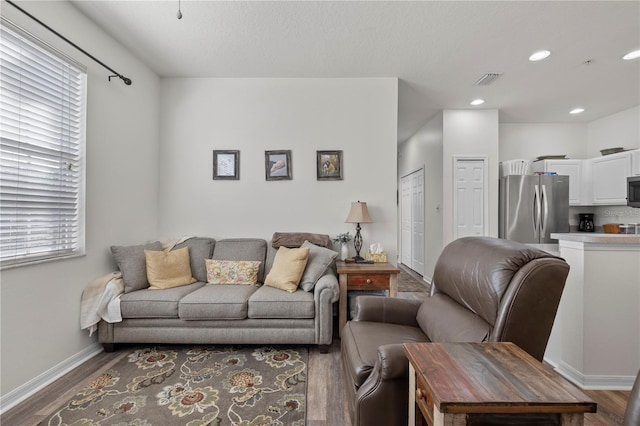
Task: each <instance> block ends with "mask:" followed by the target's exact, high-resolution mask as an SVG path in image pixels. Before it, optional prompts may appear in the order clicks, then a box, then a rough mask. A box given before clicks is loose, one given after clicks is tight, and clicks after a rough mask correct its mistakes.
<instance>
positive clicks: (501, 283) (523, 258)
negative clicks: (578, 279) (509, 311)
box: [433, 237, 555, 324]
mask: <svg viewBox="0 0 640 426" xmlns="http://www.w3.org/2000/svg"><path fill="white" fill-rule="evenodd" d="M470 242H473V243H470ZM548 257H551V258H553V257H555V256H553V255H551V254H549V253H546V252H543V251H541V250H538V249H535V248H533V247H530V246H527V245H524V244H521V243H518V242H515V241H509V240H504V239H498V238H490V237H465V238H459V239H457V240H455V241H453V242H451V243H449V244H448V245H447V246H446V247H445V248H444V250H443V251H442V253H441V254H440V257H439V258H438V261H437V262H436V265H435V269H434V272H433V285H434V286H435V292H436V293H445V294H447V295H449V297H451V298H452V299H453V300H454V301H456V302H457V303H458V304H460V305H462V306H463V307H465V308H467V309H470V310H471V311H473V312H475V313H476V314H478V315H480V316H481V317H482V318H483V319H484V320H485V321H486V322H488V323H489V324H495V321H496V318H497V315H498V306H499V304H500V300H501V299H502V296H503V294H504V292H505V290H506V289H507V287H508V286H509V283H510V282H511V280H512V279H513V277H514V276H515V274H516V273H517V272H518V271H519V270H520V268H522V267H523V266H524V265H526V264H527V263H529V262H531V261H532V260H534V259H539V258H548Z"/></svg>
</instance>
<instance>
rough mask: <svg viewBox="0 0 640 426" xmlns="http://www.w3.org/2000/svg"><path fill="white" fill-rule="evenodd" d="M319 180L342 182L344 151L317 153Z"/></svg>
mask: <svg viewBox="0 0 640 426" xmlns="http://www.w3.org/2000/svg"><path fill="white" fill-rule="evenodd" d="M316 159H317V161H316V171H317V176H318V180H342V151H316Z"/></svg>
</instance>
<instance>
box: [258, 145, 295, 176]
mask: <svg viewBox="0 0 640 426" xmlns="http://www.w3.org/2000/svg"><path fill="white" fill-rule="evenodd" d="M264 170H265V176H266V179H267V180H291V179H292V177H291V151H290V150H285V151H265V152H264Z"/></svg>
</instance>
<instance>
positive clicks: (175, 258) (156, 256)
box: [144, 247, 197, 290]
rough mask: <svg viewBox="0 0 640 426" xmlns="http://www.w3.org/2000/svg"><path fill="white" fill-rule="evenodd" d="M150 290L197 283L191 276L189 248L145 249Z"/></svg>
mask: <svg viewBox="0 0 640 426" xmlns="http://www.w3.org/2000/svg"><path fill="white" fill-rule="evenodd" d="M144 256H145V258H146V260H147V279H148V280H149V290H163V289H167V288H173V287H180V286H183V285H189V284H193V283H195V282H196V281H197V280H196V279H195V278H193V276H191V264H190V262H189V248H188V247H183V248H181V249H178V250H172V251H168V252H167V251H163V250H160V251H154V250H145V251H144Z"/></svg>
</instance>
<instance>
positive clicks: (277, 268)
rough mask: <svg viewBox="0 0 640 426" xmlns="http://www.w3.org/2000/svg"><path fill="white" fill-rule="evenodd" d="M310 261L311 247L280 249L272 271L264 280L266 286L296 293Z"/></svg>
mask: <svg viewBox="0 0 640 426" xmlns="http://www.w3.org/2000/svg"><path fill="white" fill-rule="evenodd" d="M308 259H309V247H304V248H293V249H290V248H286V247H284V246H283V247H280V248H279V249H278V252H277V253H276V257H275V259H273V266H272V267H271V271H269V274H268V275H267V278H265V280H264V285H268V286H269V287H275V288H279V289H280V290H285V291H288V292H289V293H294V292H295V291H296V290H297V289H298V284H299V283H300V279H301V278H302V274H303V273H304V268H305V267H306V266H307V260H308Z"/></svg>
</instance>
